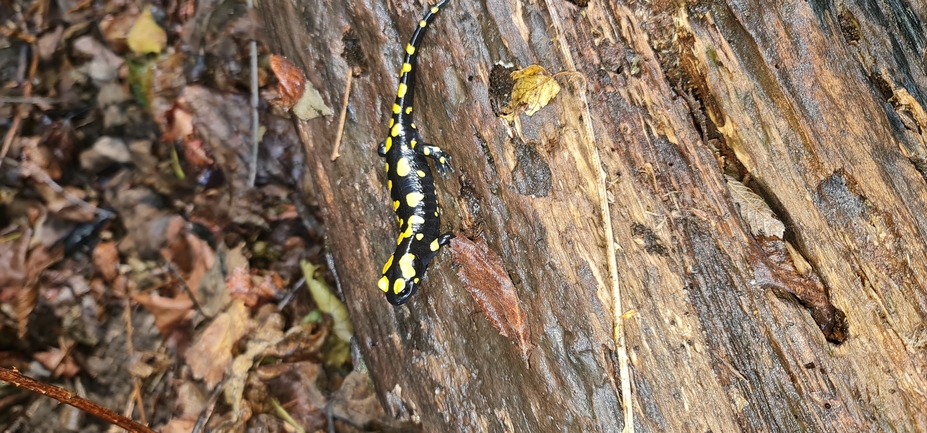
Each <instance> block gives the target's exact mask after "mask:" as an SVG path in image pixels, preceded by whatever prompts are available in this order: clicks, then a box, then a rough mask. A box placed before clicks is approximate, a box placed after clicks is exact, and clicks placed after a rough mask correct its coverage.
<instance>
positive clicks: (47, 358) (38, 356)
mask: <svg viewBox="0 0 927 433" xmlns="http://www.w3.org/2000/svg"><path fill="white" fill-rule="evenodd" d="M32 357H33V358H35V360H36V361H39V363H40V364H42V366H44V367H45V368H46V369H48V371H53V372H55V373H56V376H55V377H63V378H71V377H74V376H77V373H80V367H78V366H77V364H75V363H74V359H72V358H71V357H70V356H68V353H67V351H65V350H61V349H58V348H57V347H53V348H51V349H49V350H46V351H44V352H37V353H34V354H33V355H32Z"/></svg>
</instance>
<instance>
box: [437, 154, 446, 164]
mask: <svg viewBox="0 0 927 433" xmlns="http://www.w3.org/2000/svg"><path fill="white" fill-rule="evenodd" d="M438 162H440V163H441V164H446V163H447V159H445V158H444V157H443V156H442V157H441V158H438Z"/></svg>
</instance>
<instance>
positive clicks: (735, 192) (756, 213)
mask: <svg viewBox="0 0 927 433" xmlns="http://www.w3.org/2000/svg"><path fill="white" fill-rule="evenodd" d="M724 178H725V179H726V180H727V189H728V191H730V192H731V198H733V199H734V204H736V205H737V209H738V210H739V211H740V217H741V218H743V219H744V221H745V222H746V223H747V226H748V227H750V233H752V234H753V236H763V235H765V236H770V237H777V238H779V239H782V235H783V234H784V233H785V225H784V224H782V221H779V219H778V218H776V214H775V213H774V212H773V211H772V209H771V208H770V207H769V205H768V204H766V200H763V197H760V196H759V195H757V194H756V193H755V192H753V190H751V189H750V188H749V187H748V186H746V185H744V184H743V183H741V182H740V181H739V180H737V179H734V178H733V177H731V176H728V175H724Z"/></svg>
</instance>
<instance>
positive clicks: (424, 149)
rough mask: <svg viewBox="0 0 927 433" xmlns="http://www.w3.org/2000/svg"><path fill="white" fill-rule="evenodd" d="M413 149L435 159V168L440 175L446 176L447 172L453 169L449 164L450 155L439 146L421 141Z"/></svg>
mask: <svg viewBox="0 0 927 433" xmlns="http://www.w3.org/2000/svg"><path fill="white" fill-rule="evenodd" d="M415 150H416V151H417V152H418V153H421V154H422V155H425V156H427V157H429V158H431V159H433V160H434V161H435V168H436V169H437V170H438V174H439V175H441V177H443V178H447V174H448V172H452V171H454V169H453V168H451V164H450V162H451V155H448V154H447V152H445V151H443V150H441V148H440V147H438V146H432V145H430V144H424V143H422V144H421V145H419V146H417V147H416V148H415Z"/></svg>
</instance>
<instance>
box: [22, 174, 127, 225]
mask: <svg viewBox="0 0 927 433" xmlns="http://www.w3.org/2000/svg"><path fill="white" fill-rule="evenodd" d="M27 171H28V173H27V174H28V175H29V177H31V178H33V179H35V180H38V181H41V182H42V183H44V184H46V185H48V186H49V187H51V189H53V190H54V191H55V192H57V193H58V194H61V195H63V196H64V198H66V199H67V200H68V201H69V202H70V203H71V204H75V205H78V206H80V207H82V208H84V209H87V210H89V211H91V212H93V213H94V215H98V216H102V217H104V218H110V217H112V216H113V213H112V212H110V211H108V210H106V209H102V208H99V207H97V206H94V205H92V204H90V203H87V202H86V201H84V200H82V199H81V198H80V197H78V196H76V195H74V194H71V193H70V192H68V190H66V189H64V188H62V187H61V185H58V182H55V180H54V179H52V178H51V177H49V176H48V174H47V173H45V172H44V171H41V170H27Z"/></svg>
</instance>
